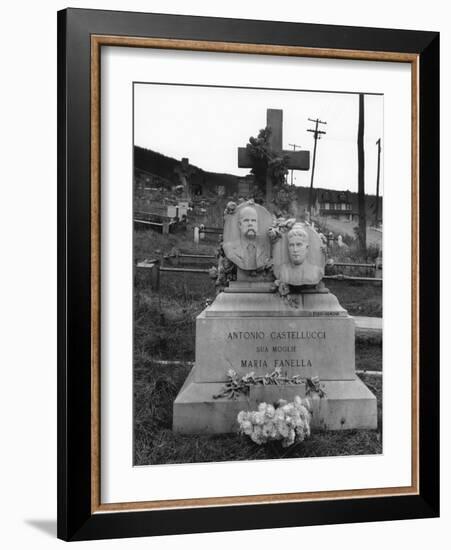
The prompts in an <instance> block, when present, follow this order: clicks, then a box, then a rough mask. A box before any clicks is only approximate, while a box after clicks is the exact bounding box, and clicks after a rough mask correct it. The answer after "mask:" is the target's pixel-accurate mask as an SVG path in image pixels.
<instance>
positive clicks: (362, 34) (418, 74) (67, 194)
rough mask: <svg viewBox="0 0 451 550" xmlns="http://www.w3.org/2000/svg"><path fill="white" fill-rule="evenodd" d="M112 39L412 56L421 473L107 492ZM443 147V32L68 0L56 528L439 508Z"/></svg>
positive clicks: (62, 94) (328, 519)
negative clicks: (105, 310)
mask: <svg viewBox="0 0 451 550" xmlns="http://www.w3.org/2000/svg"><path fill="white" fill-rule="evenodd" d="M103 46H115V47H118V48H120V47H140V48H142V47H144V48H163V49H166V50H193V51H209V52H233V53H243V54H244V53H255V54H261V55H269V54H271V55H279V56H299V57H325V58H331V59H348V60H371V61H375V62H377V61H393V62H403V63H408V64H410V65H411V69H412V83H411V93H412V96H411V99H412V149H411V150H412V197H411V198H412V203H411V204H412V243H413V248H412V271H411V273H412V380H413V384H412V393H411V397H412V483H411V486H410V487H387V488H384V489H365V490H349V491H330V492H321V493H319V492H318V493H303V494H296V493H287V494H277V495H260V496H258V495H257V496H250V497H246V496H245V497H243V496H240V497H238V496H233V495H232V496H228V497H220V498H212V499H197V500H196V499H191V500H186V499H185V500H183V499H180V500H172V501H164V502H161V501H153V502H143V503H136V502H135V503H132V502H122V503H117V504H102V503H101V501H100V476H99V469H100V443H99V442H100V433H99V430H100V424H99V418H100V379H99V376H100V370H99V368H100V367H99V366H100V342H99V339H100V322H101V319H100V281H101V278H100V275H101V274H100V201H101V195H100V160H99V159H100V131H99V128H100V126H99V117H100V71H101V66H100V57H99V56H100V51H101V48H102V47H103ZM438 161H439V35H438V33H434V32H422V31H406V30H388V29H375V28H357V27H340V26H328V25H313V24H301V23H282V22H270V21H250V20H235V19H219V18H208V17H191V16H173V15H156V14H145V13H131V12H112V11H100V10H83V9H67V10H63V11H61V12H59V13H58V210H59V212H58V268H59V273H58V293H59V305H58V316H59V321H58V363H59V364H58V537H60V538H62V539H64V540H87V539H99V538H115V537H132V536H149V535H163V534H177V533H196V532H212V531H230V530H240V529H257V528H273V527H274V528H276V527H288V526H300V525H315V524H331V523H347V522H362V521H382V520H391V519H408V518H410V519H412V518H425V517H436V516H437V515H438V514H439V419H438V414H439V341H438V340H439V330H438V329H439V295H438V293H439V290H438V288H439V285H438V278H439V275H438V273H439V270H438V265H439V219H438V204H439V168H438V164H439V163H438ZM432 213H433V214H432Z"/></svg>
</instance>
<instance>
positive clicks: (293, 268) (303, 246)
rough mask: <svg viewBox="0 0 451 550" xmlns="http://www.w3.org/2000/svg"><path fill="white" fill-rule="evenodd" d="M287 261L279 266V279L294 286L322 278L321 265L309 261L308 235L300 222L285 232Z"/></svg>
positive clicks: (318, 280) (308, 283) (312, 283)
mask: <svg viewBox="0 0 451 550" xmlns="http://www.w3.org/2000/svg"><path fill="white" fill-rule="evenodd" d="M287 241H288V257H289V262H288V263H284V264H282V266H281V267H280V276H279V278H280V280H281V281H282V282H283V283H288V284H290V285H294V286H300V285H316V284H317V283H319V282H320V280H321V279H322V278H323V275H324V272H323V270H322V269H321V267H319V266H317V265H314V264H312V263H310V262H309V261H308V259H307V256H308V252H309V246H310V245H309V235H308V233H307V231H306V230H305V229H304V226H303V225H302V224H300V223H295V224H294V225H293V227H292V228H291V230H290V231H289V232H288V234H287Z"/></svg>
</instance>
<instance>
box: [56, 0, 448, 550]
mask: <svg viewBox="0 0 451 550" xmlns="http://www.w3.org/2000/svg"><path fill="white" fill-rule="evenodd" d="M58 71H59V75H58V86H59V88H58V92H59V104H58V122H59V124H58V147H59V151H58V179H59V182H58V184H59V199H58V200H59V221H58V223H59V258H58V261H59V338H58V339H59V371H58V377H59V378H58V399H59V411H58V413H59V416H58V434H59V448H58V452H59V459H58V466H59V472H58V479H59V492H58V536H59V537H60V538H63V539H65V540H84V539H96V538H109V537H110V538H113V537H130V536H148V535H159V534H171V533H173V534H175V533H193V532H206V531H221V530H224V531H225V530H237V529H255V528H271V527H284V526H299V525H312V524H327V523H343V522H360V521H377V520H387V519H403V518H423V517H434V516H437V515H438V513H439V509H438V508H439V458H438V457H439V439H438V433H439V431H438V428H439V421H438V411H439V403H438V398H439V393H438V383H439V363H438V307H439V306H438V304H439V299H438V201H439V191H438V189H439V188H438V155H439V153H438V151H439V147H438V143H439V106H438V94H439V86H438V78H439V36H438V33H432V32H422V31H421V32H420V31H407V30H387V29H374V28H354V27H337V26H325V25H312V24H301V23H296V24H294V23H281V22H277V23H276V22H270V21H250V20H233V19H218V18H207V17H205V18H204V17H191V16H171V15H156V14H144V13H130V12H127V13H125V12H124V13H122V12H108V11H98V10H79V9H68V10H64V11H62V12H59V14H58Z"/></svg>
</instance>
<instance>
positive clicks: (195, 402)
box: [173, 367, 377, 434]
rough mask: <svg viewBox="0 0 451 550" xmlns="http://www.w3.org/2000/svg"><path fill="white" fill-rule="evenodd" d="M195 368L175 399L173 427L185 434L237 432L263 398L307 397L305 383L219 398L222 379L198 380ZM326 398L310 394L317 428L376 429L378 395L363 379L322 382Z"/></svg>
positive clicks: (264, 387)
mask: <svg viewBox="0 0 451 550" xmlns="http://www.w3.org/2000/svg"><path fill="white" fill-rule="evenodd" d="M195 369H196V367H193V369H192V370H191V373H190V375H189V376H188V378H187V379H186V381H185V384H184V385H183V387H182V389H181V390H180V393H179V394H178V396H177V398H176V400H175V401H174V417H173V429H174V431H175V432H178V433H183V434H219V433H233V432H236V431H237V430H238V423H237V419H236V418H237V415H238V413H239V412H240V411H241V410H255V409H257V408H258V404H259V403H260V402H262V401H266V402H272V401H275V400H277V399H279V398H280V397H281V395H280V396H279V395H278V393H281V392H283V398H284V399H286V400H289V401H290V400H292V399H293V398H294V396H295V395H300V396H301V397H303V396H304V394H305V390H304V386H303V385H299V386H298V385H293V386H285V387H284V388H282V387H281V386H256V387H255V390H253V391H251V393H250V395H249V396H240V397H239V398H237V399H228V398H219V399H214V398H213V395H215V394H218V393H220V392H221V390H222V388H223V383H222V382H201V383H196V382H195V381H194V380H195ZM322 384H323V386H324V390H325V392H326V397H322V398H320V397H319V396H318V395H316V394H313V395H311V396H310V399H311V402H312V408H313V417H312V425H311V426H312V429H313V430H347V429H376V428H377V403H376V397H375V396H374V395H373V394H372V393H371V391H370V390H369V389H368V388H367V387H366V386H365V384H364V383H363V382H362V381H361V380H360V379H359V378H355V379H354V380H330V381H326V382H322Z"/></svg>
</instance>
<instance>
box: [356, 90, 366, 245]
mask: <svg viewBox="0 0 451 550" xmlns="http://www.w3.org/2000/svg"><path fill="white" fill-rule="evenodd" d="M364 133H365V96H364V94H359V126H358V132H357V155H358V182H359V245H360V250H362V251H363V252H366V210H365V148H364V143H363V138H364Z"/></svg>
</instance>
